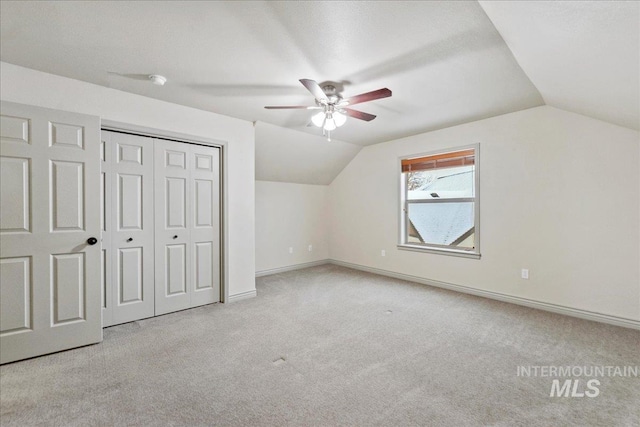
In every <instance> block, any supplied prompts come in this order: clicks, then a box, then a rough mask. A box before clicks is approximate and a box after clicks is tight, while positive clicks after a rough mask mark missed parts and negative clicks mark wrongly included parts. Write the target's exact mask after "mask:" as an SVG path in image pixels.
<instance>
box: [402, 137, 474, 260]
mask: <svg viewBox="0 0 640 427" xmlns="http://www.w3.org/2000/svg"><path fill="white" fill-rule="evenodd" d="M478 148H479V146H478V145H475V146H473V147H465V148H460V149H456V150H455V151H441V152H437V153H432V154H429V155H420V156H415V157H407V158H402V159H400V166H401V172H400V187H401V207H400V208H401V212H400V217H401V221H400V223H401V226H400V244H399V247H400V249H417V250H425V251H434V252H438V253H446V254H451V255H466V256H470V257H474V258H479V257H480V245H479V240H480V239H479V237H480V236H479V234H480V233H479V196H478V193H479V191H478Z"/></svg>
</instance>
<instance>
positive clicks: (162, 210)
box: [154, 139, 192, 315]
mask: <svg viewBox="0 0 640 427" xmlns="http://www.w3.org/2000/svg"><path fill="white" fill-rule="evenodd" d="M189 153H190V146H189V145H188V144H181V143H178V142H174V141H166V140H160V139H156V140H155V141H154V154H155V182H156V185H155V202H154V203H155V221H156V230H155V260H156V266H155V278H156V286H155V295H156V304H155V305H156V315H160V314H165V313H169V312H172V311H177V310H183V309H185V308H189V306H190V298H189V292H190V283H191V280H192V279H191V276H192V274H191V270H190V269H189V268H188V265H189V262H190V259H191V247H190V229H189V228H190V227H191V225H192V221H191V216H190V204H191V199H192V197H191V194H190V188H189V178H190V176H189V175H190V174H189V167H188V164H187V160H188V159H189Z"/></svg>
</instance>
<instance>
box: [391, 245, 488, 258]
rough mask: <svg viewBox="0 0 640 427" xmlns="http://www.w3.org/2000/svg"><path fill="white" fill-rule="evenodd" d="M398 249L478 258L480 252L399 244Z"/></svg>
mask: <svg viewBox="0 0 640 427" xmlns="http://www.w3.org/2000/svg"><path fill="white" fill-rule="evenodd" d="M398 249H400V250H403V251H413V252H427V253H430V254H438V255H449V256H457V257H461V258H471V259H480V254H479V253H475V252H471V251H461V250H456V249H444V248H443V249H440V248H433V247H425V246H418V245H409V244H399V245H398Z"/></svg>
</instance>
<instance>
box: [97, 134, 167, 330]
mask: <svg viewBox="0 0 640 427" xmlns="http://www.w3.org/2000/svg"><path fill="white" fill-rule="evenodd" d="M102 141H103V144H104V152H103V157H104V161H103V170H102V172H103V185H102V186H103V188H104V191H103V194H104V195H105V197H106V198H107V199H106V202H105V203H104V206H106V207H107V208H106V209H105V210H104V211H103V214H102V215H103V221H102V223H103V240H102V243H103V246H102V249H103V265H104V268H103V284H104V286H103V291H102V292H103V326H109V325H116V324H119V323H125V322H131V321H133V320H137V319H143V318H145V317H152V316H153V315H154V277H153V275H154V267H153V263H154V232H155V229H154V224H153V221H154V218H153V217H154V215H153V186H154V182H153V161H154V159H153V140H152V139H151V138H146V137H142V136H136V135H129V134H124V133H118V132H109V131H102Z"/></svg>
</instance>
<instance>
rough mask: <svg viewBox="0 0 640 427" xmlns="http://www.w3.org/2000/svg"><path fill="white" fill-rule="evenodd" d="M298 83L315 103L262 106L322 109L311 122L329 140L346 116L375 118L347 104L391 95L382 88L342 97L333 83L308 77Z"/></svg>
mask: <svg viewBox="0 0 640 427" xmlns="http://www.w3.org/2000/svg"><path fill="white" fill-rule="evenodd" d="M300 83H302V85H303V86H304V87H305V88H307V90H308V91H309V92H311V94H312V95H313V96H314V97H315V98H316V105H311V106H305V105H284V106H266V107H264V108H266V109H268V110H286V109H305V110H322V111H320V112H319V113H317V114H315V115H314V116H313V117H311V122H312V123H313V124H314V125H316V126H318V127H320V128H322V134H323V135H327V139H328V140H329V141H331V131H333V130H335V129H336V128H338V127H340V126H342V125H343V124H344V123H345V122H346V120H347V116H349V117H353V118H354V119H359V120H364V121H367V122H370V121H371V120H373V119H375V118H376V116H374V115H373V114H369V113H364V112H362V111H358V110H354V109H352V108H349V106H351V105H355V104H361V103H363V102H369V101H374V100H376V99H381V98H387V97H389V96H391V91H390V90H389V89H387V88H384V89H378V90H374V91H371V92H367V93H362V94H360V95H356V96H352V97H350V98H343V97H342V95H340V93H339V91H338V89H337V88H336V87H335V85H333V84H330V83H327V84H325V85H323V86H322V87H321V86H320V85H319V84H318V83H317V82H316V81H315V80H310V79H300Z"/></svg>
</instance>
